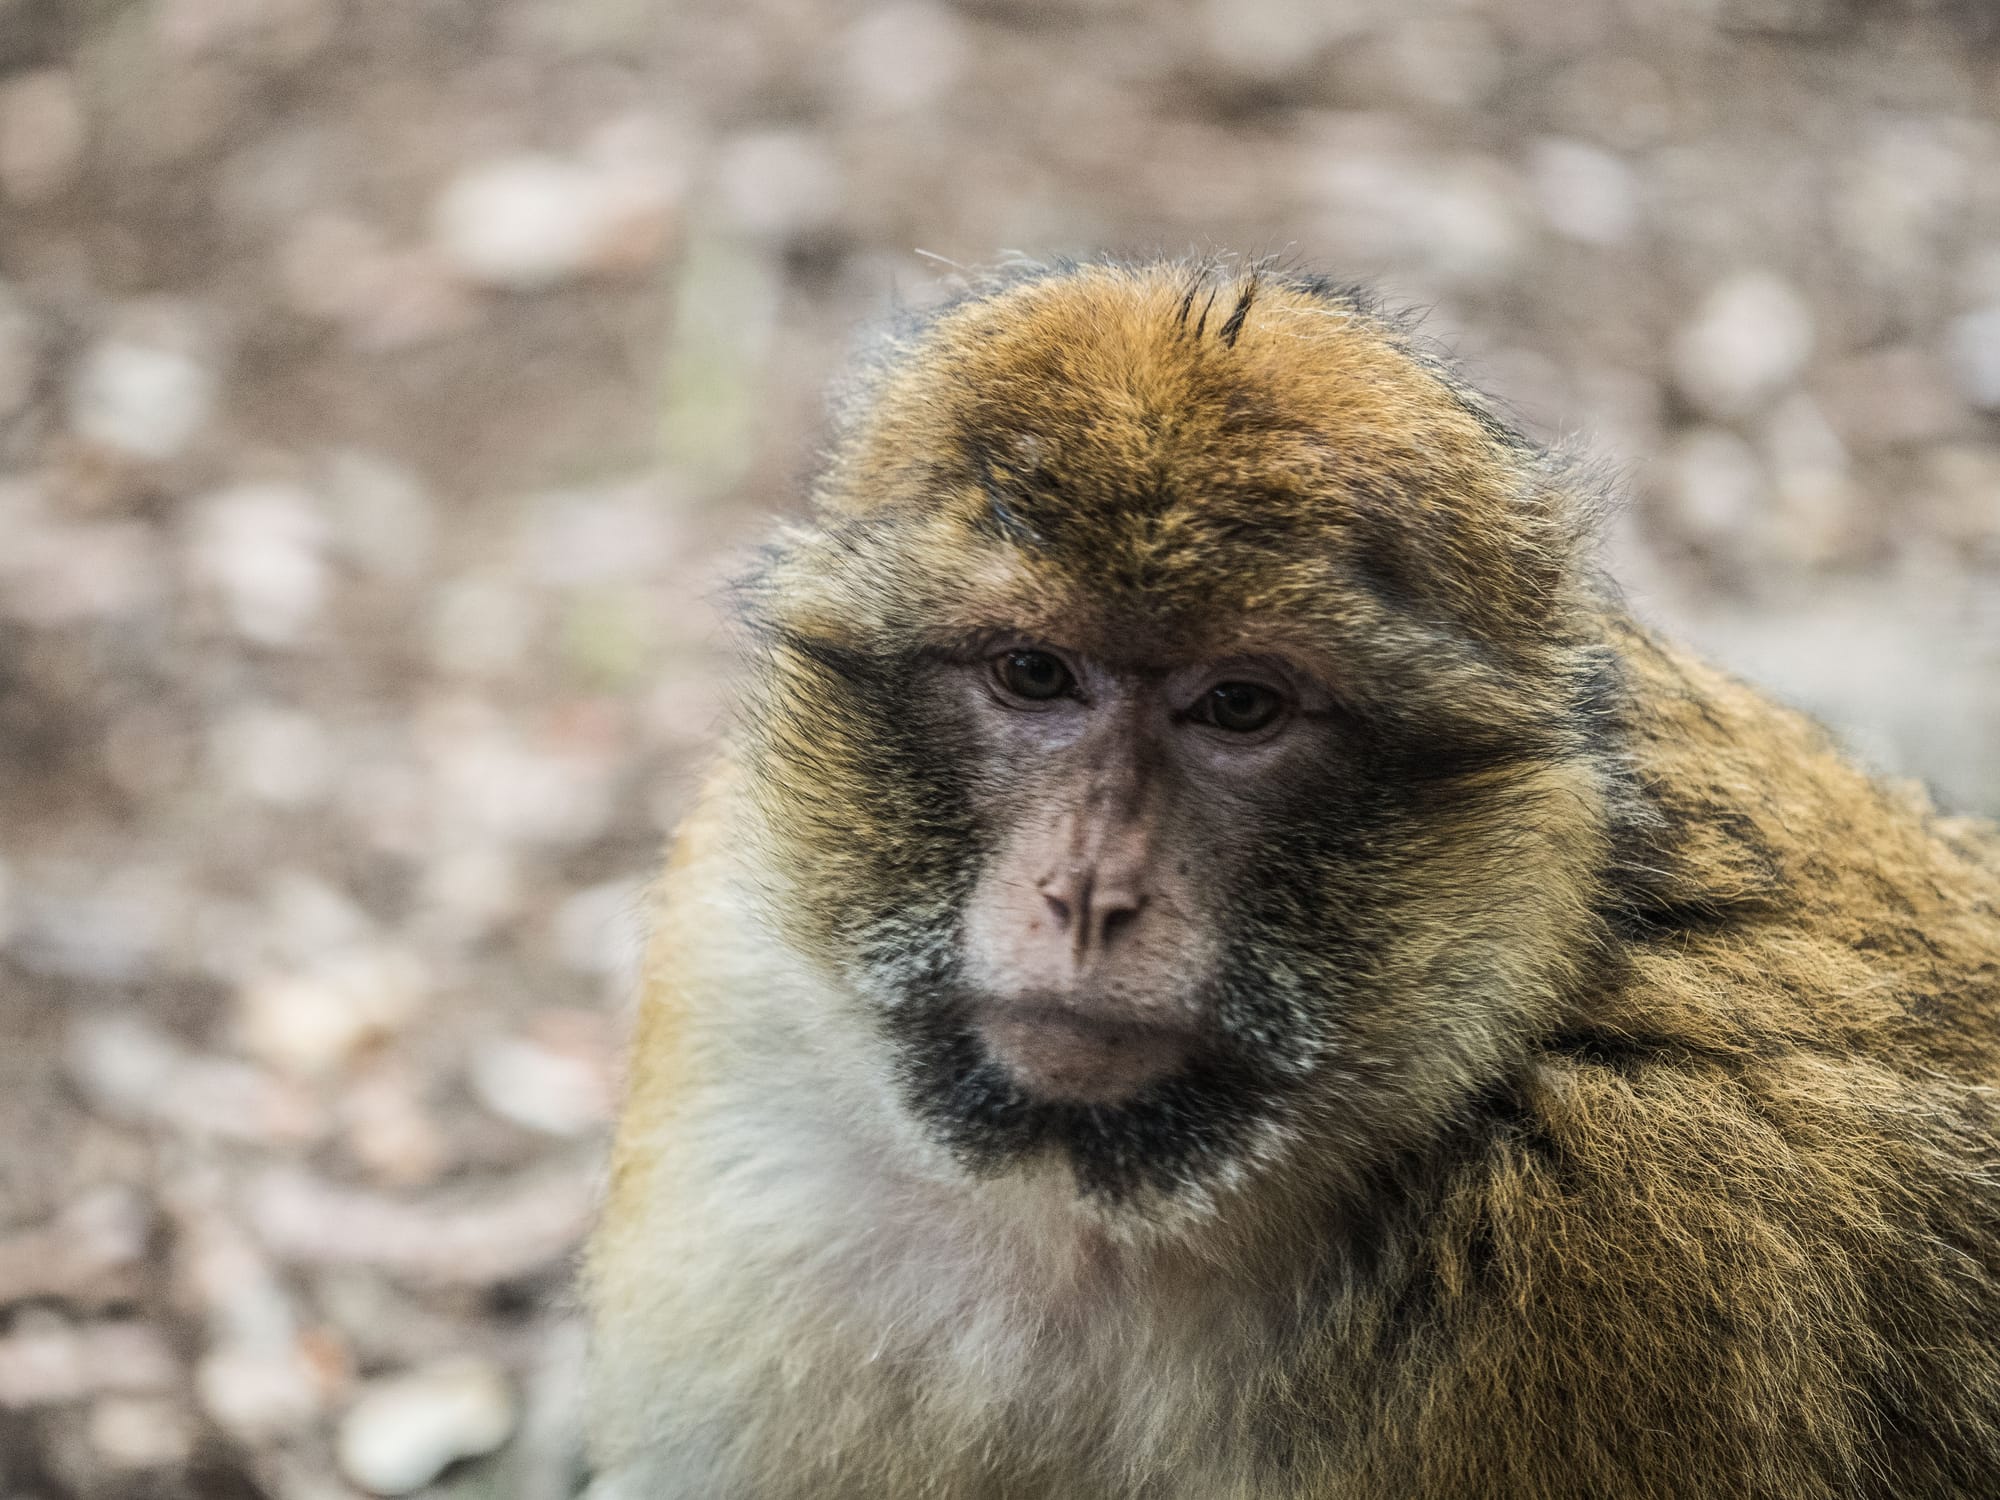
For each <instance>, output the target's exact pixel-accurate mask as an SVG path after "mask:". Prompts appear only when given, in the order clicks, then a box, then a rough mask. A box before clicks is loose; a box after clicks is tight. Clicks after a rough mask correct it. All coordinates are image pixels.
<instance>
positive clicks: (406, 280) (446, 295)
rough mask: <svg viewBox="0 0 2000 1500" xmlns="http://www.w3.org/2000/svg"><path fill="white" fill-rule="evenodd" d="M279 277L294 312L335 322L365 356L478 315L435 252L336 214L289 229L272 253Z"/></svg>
mask: <svg viewBox="0 0 2000 1500" xmlns="http://www.w3.org/2000/svg"><path fill="white" fill-rule="evenodd" d="M278 279H279V285H280V287H281V289H282V290H283V293H284V296H285V300H286V301H287V303H289V304H290V306H291V307H292V308H293V310H295V311H296V312H299V313H301V314H303V315H304V316H305V317H308V318H312V319H316V320H319V321H322V322H327V323H332V324H335V325H337V326H338V327H339V328H340V329H341V330H342V331H343V332H344V333H345V334H346V336H347V339H348V341H349V343H351V344H352V345H353V346H354V347H355V348H356V349H360V350H364V351H367V352H370V353H380V352H384V351H389V350H396V349H404V348H409V347H411V346H413V345H417V344H423V343H427V342H429V341H431V340H433V339H437V338H442V337H444V336H445V335H448V334H452V333H456V332H458V331H460V330H461V329H463V328H466V327H468V326H469V325H470V324H471V323H472V322H473V321H474V320H475V318H476V317H477V315H478V312H477V308H476V307H475V305H474V302H473V299H472V298H471V297H470V296H469V295H468V294H467V292H466V291H465V289H464V288H463V287H462V286H460V285H459V283H458V281H457V280H456V278H455V274H454V268H453V267H452V266H451V264H450V263H449V262H448V261H447V260H446V258H445V257H444V256H443V255H442V254H440V253H438V252H437V251H435V250H433V249H431V248H430V247H427V246H406V247H397V246H394V245H391V244H390V243H389V241H388V240H387V238H386V237H385V236H384V235H382V234H381V233H380V232H379V231H378V230H375V229H373V228H372V227H370V226H368V225H365V224H363V223H361V222H360V221H358V220H356V219H352V218H349V217H346V216H344V215H339V214H326V213H312V214H308V215H306V216H304V217H303V218H302V219H301V220H300V221H299V222H298V223H297V224H296V226H294V227H293V228H292V229H291V231H290V232H289V234H288V235H287V236H286V239H285V242H284V245H283V246H282V248H281V249H280V251H279V254H278Z"/></svg>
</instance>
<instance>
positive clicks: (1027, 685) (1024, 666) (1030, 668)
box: [993, 651, 1076, 703]
mask: <svg viewBox="0 0 2000 1500" xmlns="http://www.w3.org/2000/svg"><path fill="white" fill-rule="evenodd" d="M993 678H994V681H996V682H998V683H999V684H1000V686H1001V688H1002V689H1003V690H1004V691H1005V692H1007V693H1008V694H1009V695H1010V696H1012V697H1015V698H1025V699H1027V700H1028V701H1029V702H1031V703H1043V702H1046V701H1048V700H1049V699H1051V698H1060V697H1062V696H1063V695H1064V694H1065V693H1067V692H1069V691H1070V690H1071V689H1072V688H1074V687H1075V686H1076V679H1075V678H1074V677H1072V676H1071V675H1070V671H1069V668H1068V667H1066V666H1064V665H1063V664H1062V661H1061V660H1060V659H1059V658H1057V657H1054V656H1051V655H1050V654H1049V653H1048V652H1046V651H1009V652H1008V653H1007V654H1006V655H1005V656H999V657H995V658H994V660H993Z"/></svg>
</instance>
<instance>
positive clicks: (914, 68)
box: [842, 0, 971, 114]
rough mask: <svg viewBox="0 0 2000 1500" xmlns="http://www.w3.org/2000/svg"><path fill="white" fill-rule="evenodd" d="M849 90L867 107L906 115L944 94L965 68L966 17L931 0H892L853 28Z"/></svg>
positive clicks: (847, 41)
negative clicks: (962, 17) (964, 18)
mask: <svg viewBox="0 0 2000 1500" xmlns="http://www.w3.org/2000/svg"><path fill="white" fill-rule="evenodd" d="M842 46H843V52H844V54H845V55H844V58H843V61H844V63H845V70H846V76H847V85H848V89H849V91H850V92H851V94H852V96H853V98H854V101H855V103H856V104H858V105H859V106H860V107H861V108H863V109H865V110H879V111H881V112H883V113H885V114H905V113H908V112H910V111H913V110H919V109H923V108H924V107H925V106H927V105H929V104H931V103H933V102H934V101H936V100H938V99H941V98H943V97H944V96H945V95H946V93H947V92H948V91H949V90H950V89H951V86H952V85H953V84H954V83H956V82H957V81H958V79H959V76H960V75H961V74H962V73H963V72H964V71H965V66H966V63H967V62H968V61H969V60H970V52H971V42H970V40H969V38H968V37H967V35H966V26H965V22H964V21H962V20H961V19H959V17H958V16H957V15H956V14H954V13H953V12H952V11H950V10H948V9H946V8H945V7H944V6H942V5H936V4H932V3H930V0H892V3H890V4H887V5H878V6H876V7H875V8H874V9H872V10H869V11H866V12H864V13H863V14H862V15H861V17H860V18H859V19H858V20H856V21H855V22H854V24H853V25H852V26H850V27H848V29H847V35H846V37H845V38H844V39H843V43H842Z"/></svg>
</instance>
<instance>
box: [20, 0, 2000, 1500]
mask: <svg viewBox="0 0 2000 1500" xmlns="http://www.w3.org/2000/svg"><path fill="white" fill-rule="evenodd" d="M1100 248H1101V249H1111V250H1120V251H1129V252H1140V253H1143V252H1150V251H1154V250H1166V251H1168V252H1175V253H1178V252H1182V251H1189V250H1192V251H1208V250H1233V251H1237V252H1241V253H1244V254H1248V255H1253V256H1254V255H1262V254H1283V255H1287V256H1291V257H1295V258H1297V259H1298V260H1300V261H1302V262H1304V263H1306V264H1309V265H1312V266H1315V267H1319V268H1324V269H1328V270H1331V271H1334V272H1337V273H1339V274H1341V275H1344V276H1349V277H1354V278H1359V279H1365V280H1372V281H1375V282H1377V283H1379V284H1380V285H1381V286H1382V287H1383V288H1385V289H1386V290H1387V291H1388V292H1389V293H1390V294H1391V296H1392V297H1393V298H1395V299H1397V300H1399V301H1402V302H1406V303H1409V304H1412V305H1415V306H1419V307H1423V308H1426V309H1428V314H1427V326H1428V328H1429V329H1430V330H1431V331H1432V332H1433V333H1434V334H1435V335H1437V336H1438V337H1439V338H1441V339H1443V340H1445V341H1447V342H1448V343H1449V344H1450V345H1451V346H1453V347H1455V348H1456V349H1457V350H1458V352H1459V354H1460V356H1461V357H1462V358H1463V359H1464V360H1465V361H1466V362H1467V363H1468V364H1469V365H1470V367H1471V368H1472V369H1473V371H1474V372H1475V375H1476V377H1477V378H1478V379H1480V380H1481V381H1483V382H1484V383H1485V384H1486V385H1487V386H1488V387H1489V388H1491V389H1493V390H1495V391H1496V392H1498V393H1499V394H1500V395H1502V396H1504V397H1505V398H1506V399H1508V400H1509V401H1510V402H1511V403H1512V404H1513V405H1514V407H1515V408H1516V410H1517V411H1518V412H1519V413H1520V416H1521V419H1522V420H1523V421H1524V422H1525V423H1526V424H1527V425H1528V426H1529V428H1530V429H1531V430H1533V431H1535V432H1537V433H1539V434H1543V435H1546V436H1564V437H1569V436H1577V437H1581V438H1582V439H1584V440H1585V441H1587V442H1589V443H1591V444H1593V445H1594V446H1595V448H1596V450H1597V451H1598V452H1599V453H1600V454H1602V455H1603V456H1604V457H1605V458H1606V459H1607V460H1608V461H1610V462H1611V463H1613V464H1614V465H1616V466H1617V467H1618V468H1619V469H1620V470H1621V471H1622V472H1623V473H1624V474H1625V475H1626V476H1627V479H1628V483H1629V487H1630V489H1631V492H1632V497H1633V498H1632V504H1631V506H1630V508H1629V510H1628V511H1627V512H1626V513H1625V514H1624V515H1623V516H1622V517H1621V518H1620V520H1619V521H1618V523H1617V524H1616V526H1615V528H1614V531H1613V534H1612V537H1611V546H1612V550H1613V553H1614V557H1615V560H1616V563H1617V566H1618V569H1619V571H1620V573H1621V574H1622V576H1623V577H1624V578H1625V580H1626V581H1627V584H1628V585H1629V588H1630V592H1631V595H1632V598H1633V600H1634V603H1635V605H1636V607H1637V608H1638V609H1639V610H1640V611H1641V613H1643V614H1645V615H1647V616H1649V617H1650V618H1652V619H1654V620H1657V621H1659V622H1661V623H1663V624H1665V625H1667V626H1669V627H1671V628H1673V629H1675V630H1679V631H1681V632H1683V633H1685V634H1687V635H1689V636H1691V637H1692V638H1693V639H1694V640H1696V641H1697V642H1698V643H1700V644H1702V645H1703V646H1705V647H1707V648H1708V649H1710V650H1711V651H1713V652H1714V653H1715V654H1717V655H1719V656H1720V657H1721V658H1722V659H1723V660H1724V661H1726V662H1728V663H1730V664H1731V665H1733V666H1736V667H1738V668H1740V669H1741V670H1743V671H1745V672H1747V673H1749V674H1751V675H1753V676H1756V677H1758V678H1760V679H1762V680H1764V681H1766V682H1768V683H1770V684H1771V685H1773V686H1774V687H1776V688H1777V689H1778V690H1779V691H1780V692H1781V693H1782V694H1783V695H1784V696H1787V697H1789V698H1790V699H1792V700H1793V701H1795V702H1798V703H1800V704H1802V705H1804V706H1806V707H1808V708H1810V709H1812V710H1813V711H1815V712H1817V713H1819V714H1821V715H1823V716H1824V717H1826V718H1827V719H1828V720H1829V721H1831V722H1833V723H1834V724H1835V725H1837V726H1838V727H1839V728H1840V729H1841V730H1842V731H1843V732H1844V733H1845V734H1846V735H1847V736H1848V738H1849V739H1850V741H1851V742H1852V743H1853V744H1854V745H1855V746H1856V747H1857V748H1858V749H1859V750H1860V751H1861V752H1862V753H1863V754H1864V755H1866V756H1867V757H1868V758H1869V759H1871V760H1872V761H1874V762H1875V763H1877V764H1879V765H1881V766H1884V767H1886V768H1889V769H1893V770H1896V771H1898V772H1901V773H1904V774H1909V775H1917V776H1922V777H1924V778H1925V779H1926V780H1928V781H1929V782H1930V783H1931V785H1932V786H1933V787H1934V788H1935V790H1936V791H1937V793H1938V795H1939V796H1940V797H1941V799H1943V800H1945V801H1947V802H1948V803H1950V804H1952V805H1954V806H1957V807H1961V808H1968V809H1985V810H1994V809H2000V761H1997V760H1996V757H1995V755H1994V754H1993V747H1994V745H1995V744H1996V740H2000V9H1996V8H1995V7H1993V6H1992V5H1991V4H1990V3H1989V0H1957V3H1954V0H1484V3H1482V0H1044V3H1037V0H975V3H965V4H957V5H954V4H950V3H947V0H886V3H868V4H862V3H843V0H0V1500H67V1497H93V1500H94V1497H141V1496H158V1497H175V1500H178V1497H202V1500H237V1497H251V1496H268V1497H273V1500H351V1497H354V1496H356V1495H359V1494H363V1493H385V1494H387V1493H406V1492H413V1491H418V1490H424V1489H426V1487H428V1492H430V1493H435V1494H441V1495H442V1494H449V1495H453V1496H464V1497H472V1496H480V1497H487V1496H490V1497H496V1500H497V1497H507V1500H558V1497H561V1496H564V1495H566V1494H567V1493H568V1491H569V1487H570V1485H571V1483H572V1480H573V1473H572V1455H571V1452H570V1443H571V1433H572V1416H571V1411H570V1403H571V1401H572V1400H573V1397H574V1391H575V1384H576V1372H577V1365H578V1360H579V1356H580V1352H581V1343H580V1338H579V1334H578V1330H577V1327H576V1323H575V1320H574V1316H573V1313H572V1311H571V1308H570V1303H569V1294H568V1292H567V1289H566V1288H567V1281H568V1268H569V1264H570V1257H571V1255H572V1253H573V1251H574V1248H575V1246H576V1244H577V1242H578V1239H579V1236H580V1234H581V1232H582V1229H583V1226H584V1224H585V1223H586V1221H587V1217H588V1213H589V1208H590V1201H591V1194H592V1192H593V1185H594V1181H595V1173H596V1170H597V1162H598V1159H599V1155H600V1150H601V1145H602V1137H603V1132H604V1129H605V1122H606V1116H607V1110H608V1103H609V1100H610V1098H611V1097H612V1092H613V1089H614V1087H615V1084H614V1060H615V1056H616V1048H617V1044H618V1039H619V1035H620V1032H621V1027H622V1018H623V1015H624V1013H625V1007H626V1004H627V999H628V992H629V988H630V981H631V973H632V961H633V960H632V953H633V944H634V940H635V939H634V929H635V921H634V915H633V914H634V897H635V892H636V890H637V889H638V887H639V885H640V883H641V882H642V881H643V880H644V879H645V878H646V876H647V874H648V871H649V869H650V866H651V865H652V863H653V861H654V859H655V856H656V853H657V851H658V848H659V846H660V843H661V840H662V838H663V837H664V835H665V834H666V832H667V831H668V830H669V829H670V828H671V827H672V825H673V823H674V821H675V818H676V816H677V814H678V813H679V811H680V809H681V808H682V807H683V806H684V805H685V802H686V800H687V796H688V792H689V786H690V778H691V776H692V774H693V769H694V767H695V766H696V765H697V764H698V762H699V758H700V755H701V748H702V746H703V744H704V743H705V742H706V741H707V739H708V738H709V736H710V734H711V732H712V729H713V726H714V724H715V720H716V717H717V711H718V702H719V699H718V693H717V686H716V684H717V681H718V675H719V672H720V671H721V669H722V666H723V664H724V663H725V661H726V657H727V641H726V635H725V632H724V629H723V627H722V625H721V623H720V621H719V616H718V611H717V609H716V606H715V602H714V601H715V586H716V582H717V580H718V579H720V578H722V577H725V576H727V574H728V573H729V571H730V568H731V558H732V557H733V556H735V555H737V554H738V552H739V551H740V549H741V548H742V547H743V546H744V545H745V544H746V542H747V541H749V540H751V539H754V538H755V537H756V536H757V535H758V534H759V533H760V532H761V531H762V530H763V528H764V527H765V526H766V525H767V524H768V521H769V518H770V517H771V516H772V515H774V514H778V513H782V512H784V511H786V510H787V509H789V508H791V507H794V506H795V505H796V504H797V502H798V493H799V487H800V481H801V478H802V476H804V475H805V474H806V473H808V472H809V471H810V468H811V465H812V462H813V455H814V452H815V447H816V444H817V443H818V442H819V441H820V438H821V435H822V431H823V429H822V418H821V410H822V408H821V396H820V392H821V389H822V386H823V383H824V382H825V380H826V379H827V377H828V375H829V373H830V372H831V371H832V370H833V369H835V368H836V367H837V365H838V363H839V360H840V359H841V357H842V353H843V350H844V348H845V347H846V346H847V345H848V343H849V341H850V339H851V337H852V329H853V328H854V326H855V324H856V322H857V320H861V319H866V318H869V317H871V316H874V315H879V314H880V313H881V312H883V311H884V310H885V309H886V308H888V307H889V306H890V305H891V304H892V302H893V301H894V300H895V299H898V298H900V299H903V300H905V301H922V300H924V299H926V298H930V297H933V296H936V295H938V294H939V291H940V288H941V287H942V286H944V284H945V283H946V282H947V280H948V278H949V276H950V273H951V263H953V262H960V263H969V264H972V263H978V262H982V261H990V260H992V259H994V258H996V257H997V256H999V255H1001V254H1003V253H1005V252H1008V251H1022V252H1026V253H1030V254H1036V255H1041V254H1050V253H1060V252H1065V251H1086V250H1092V249H1100ZM455 1460H456V1462H455Z"/></svg>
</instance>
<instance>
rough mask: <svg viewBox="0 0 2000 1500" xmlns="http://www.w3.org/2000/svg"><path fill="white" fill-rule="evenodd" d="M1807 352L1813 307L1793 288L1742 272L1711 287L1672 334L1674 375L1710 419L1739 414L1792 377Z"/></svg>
mask: <svg viewBox="0 0 2000 1500" xmlns="http://www.w3.org/2000/svg"><path fill="white" fill-rule="evenodd" d="M1812 349H1813V316H1812V311H1811V309H1810V308H1809V307H1808V306H1807V305H1806V302H1805V299H1804V298H1802V297H1801V296H1800V295H1799V293H1798V290H1797V288H1795V287H1794V286H1792V284H1791V283H1790V282H1788V281H1786V280H1784V279H1783V278H1782V277H1779V276H1776V275H1773V274H1772V273H1770V272H1768V271H1742V272H1738V273H1737V274H1736V275H1734V276H1731V277H1729V278H1728V279H1727V280H1725V281H1723V282H1721V283H1720V284H1719V285H1717V286H1716V287H1715V288H1714V289H1713V290H1712V291H1710V292H1709V294H1708V296H1706V297H1705V298H1703V299H1702V303H1701V306H1700V308H1699V309H1698V310H1697V312H1696V314H1695V317H1694V320H1693V321H1692V322H1690V323H1689V324H1688V325H1687V326H1686V327H1685V328H1683V329H1682V330H1681V332H1680V334H1679V335H1678V336H1677V337H1676V338H1675V340H1674V361H1673V368H1674V378H1675V382H1676V384H1677V385H1678V386H1679V388H1680V391H1681V394H1682V395H1684V396H1686V397H1687V399H1688V400H1689V401H1691V402H1692V403H1693V404H1694V405H1695V406H1697V407H1699V408H1700V409H1701V410H1702V411H1704V412H1706V413H1708V414H1709V415H1710V416H1715V417H1724V418H1728V417H1736V416H1741V415H1743V414H1745V413H1747V412H1750V411H1752V410H1755V409H1756V408H1757V407H1759V406H1760V405H1762V404H1763V403H1764V402H1765V401H1766V400H1768V399H1769V398H1770V397H1771V396H1773V395H1775V394H1776V393H1777V392H1778V391H1780V390H1782V389H1783V388H1784V387H1785V386H1787V385H1789V384H1790V383H1791V382H1792V381H1793V380H1795V379H1797V378H1798V375H1799V372H1800V371H1801V370H1803V369H1804V368H1805V363H1806V360H1807V358H1808V357H1809V356H1810V355H1811V354H1812Z"/></svg>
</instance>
